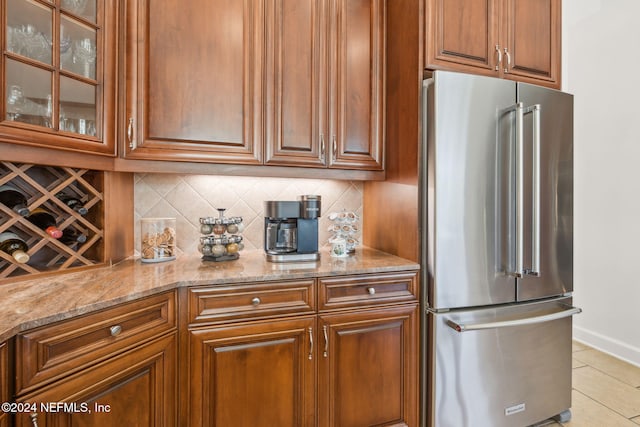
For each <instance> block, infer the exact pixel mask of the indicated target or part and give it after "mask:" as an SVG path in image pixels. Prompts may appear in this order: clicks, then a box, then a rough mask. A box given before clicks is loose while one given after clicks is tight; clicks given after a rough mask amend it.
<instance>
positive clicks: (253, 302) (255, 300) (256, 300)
mask: <svg viewBox="0 0 640 427" xmlns="http://www.w3.org/2000/svg"><path fill="white" fill-rule="evenodd" d="M261 302H262V301H260V298H258V297H255V298H254V299H252V300H251V304H253V305H254V306H257V305H259V304H260V303H261Z"/></svg>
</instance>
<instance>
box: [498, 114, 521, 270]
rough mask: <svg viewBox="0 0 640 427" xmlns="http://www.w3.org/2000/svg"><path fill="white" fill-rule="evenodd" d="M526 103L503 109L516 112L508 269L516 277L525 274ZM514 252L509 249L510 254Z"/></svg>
mask: <svg viewBox="0 0 640 427" xmlns="http://www.w3.org/2000/svg"><path fill="white" fill-rule="evenodd" d="M524 110H525V108H524V104H523V103H522V102H518V103H517V104H514V105H512V106H510V107H507V108H505V109H504V110H502V111H501V113H502V114H504V113H511V112H515V115H516V121H515V150H514V155H515V156H514V157H515V163H516V164H515V233H514V243H515V260H514V262H511V259H510V260H509V268H512V269H513V271H507V274H510V275H512V276H515V277H522V276H523V275H524V267H523V264H524ZM512 253H513V252H512V251H511V250H509V254H510V255H509V256H511V254H512Z"/></svg>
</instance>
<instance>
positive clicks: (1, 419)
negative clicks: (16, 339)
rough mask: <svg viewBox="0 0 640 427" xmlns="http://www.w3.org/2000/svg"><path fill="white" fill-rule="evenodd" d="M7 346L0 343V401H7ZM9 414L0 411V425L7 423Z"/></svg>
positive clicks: (4, 425)
mask: <svg viewBox="0 0 640 427" xmlns="http://www.w3.org/2000/svg"><path fill="white" fill-rule="evenodd" d="M9 378H10V375H9V347H8V345H7V343H6V342H3V343H0V403H4V402H9V401H10V399H9V389H10V387H9ZM9 417H10V414H9V413H7V412H4V411H0V427H7V426H8V425H9Z"/></svg>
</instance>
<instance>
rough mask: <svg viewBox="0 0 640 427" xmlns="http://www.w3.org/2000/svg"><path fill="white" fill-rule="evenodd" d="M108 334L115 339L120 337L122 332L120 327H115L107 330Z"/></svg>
mask: <svg viewBox="0 0 640 427" xmlns="http://www.w3.org/2000/svg"><path fill="white" fill-rule="evenodd" d="M109 332H110V333H111V336H112V337H117V336H118V335H120V332H122V326H120V325H115V326H112V327H110V328H109Z"/></svg>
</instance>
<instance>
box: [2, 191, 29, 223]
mask: <svg viewBox="0 0 640 427" xmlns="http://www.w3.org/2000/svg"><path fill="white" fill-rule="evenodd" d="M0 203H2V204H3V205H5V206H7V207H9V208H11V209H13V210H14V211H15V212H16V213H18V215H22V216H27V215H29V209H28V208H27V196H25V195H24V193H22V192H21V191H20V190H18V189H17V188H15V187H13V186H11V185H2V186H0Z"/></svg>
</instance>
